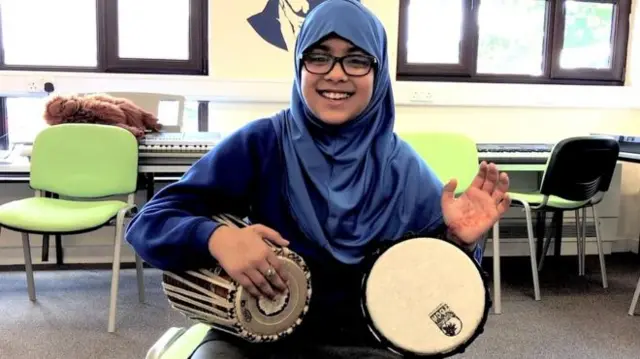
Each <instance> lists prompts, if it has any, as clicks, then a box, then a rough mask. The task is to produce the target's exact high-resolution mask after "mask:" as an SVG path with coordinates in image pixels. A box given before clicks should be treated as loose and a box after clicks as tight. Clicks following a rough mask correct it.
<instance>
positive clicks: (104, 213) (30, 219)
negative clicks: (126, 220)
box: [0, 197, 128, 233]
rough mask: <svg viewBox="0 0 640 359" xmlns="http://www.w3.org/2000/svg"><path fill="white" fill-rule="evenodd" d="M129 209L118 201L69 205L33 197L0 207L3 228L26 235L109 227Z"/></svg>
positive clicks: (83, 202) (67, 201)
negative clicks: (115, 218) (105, 225)
mask: <svg viewBox="0 0 640 359" xmlns="http://www.w3.org/2000/svg"><path fill="white" fill-rule="evenodd" d="M127 206H128V204H127V203H126V202H123V201H115V200H108V201H69V200H64V199H54V198H46V197H31V198H26V199H21V200H16V201H11V202H8V203H6V204H3V205H1V206H0V224H1V225H3V226H6V227H9V228H13V229H16V230H22V231H24V232H36V233H72V232H82V231H86V230H90V229H93V228H97V227H100V226H102V225H104V224H106V223H107V222H108V221H109V220H110V219H111V218H113V217H114V216H115V215H116V214H117V213H118V211H119V210H121V209H122V208H125V207H127Z"/></svg>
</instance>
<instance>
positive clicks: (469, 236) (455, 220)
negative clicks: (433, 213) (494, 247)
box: [442, 161, 511, 244]
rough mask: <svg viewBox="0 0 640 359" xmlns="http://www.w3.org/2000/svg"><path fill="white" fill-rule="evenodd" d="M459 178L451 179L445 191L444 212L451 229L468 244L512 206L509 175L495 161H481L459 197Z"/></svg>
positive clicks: (443, 197)
mask: <svg viewBox="0 0 640 359" xmlns="http://www.w3.org/2000/svg"><path fill="white" fill-rule="evenodd" d="M456 186H457V181H456V180H455V179H452V180H450V181H449V182H448V183H447V184H446V185H445V186H444V193H443V194H442V213H443V215H444V221H445V223H446V224H447V227H448V228H449V231H451V233H452V234H453V235H454V236H456V237H457V238H458V239H460V240H461V241H462V242H464V243H466V244H472V243H474V242H475V241H477V240H478V239H479V238H480V237H481V236H482V235H483V234H484V233H486V232H487V231H488V230H489V229H490V228H491V227H492V226H493V225H494V223H496V222H497V221H498V220H499V219H500V217H501V216H502V215H503V214H504V213H505V212H506V211H507V210H508V209H509V206H510V205H511V199H510V198H509V196H508V195H507V191H508V190H509V176H507V174H506V173H504V172H503V173H499V172H498V168H497V167H496V165H495V164H493V163H491V164H487V163H486V162H484V161H483V162H482V163H481V164H480V169H479V170H478V174H477V175H476V177H475V178H474V179H473V182H472V183H471V185H470V186H469V188H468V189H467V190H466V191H464V193H463V194H461V195H460V196H458V197H457V198H456V196H455V189H456Z"/></svg>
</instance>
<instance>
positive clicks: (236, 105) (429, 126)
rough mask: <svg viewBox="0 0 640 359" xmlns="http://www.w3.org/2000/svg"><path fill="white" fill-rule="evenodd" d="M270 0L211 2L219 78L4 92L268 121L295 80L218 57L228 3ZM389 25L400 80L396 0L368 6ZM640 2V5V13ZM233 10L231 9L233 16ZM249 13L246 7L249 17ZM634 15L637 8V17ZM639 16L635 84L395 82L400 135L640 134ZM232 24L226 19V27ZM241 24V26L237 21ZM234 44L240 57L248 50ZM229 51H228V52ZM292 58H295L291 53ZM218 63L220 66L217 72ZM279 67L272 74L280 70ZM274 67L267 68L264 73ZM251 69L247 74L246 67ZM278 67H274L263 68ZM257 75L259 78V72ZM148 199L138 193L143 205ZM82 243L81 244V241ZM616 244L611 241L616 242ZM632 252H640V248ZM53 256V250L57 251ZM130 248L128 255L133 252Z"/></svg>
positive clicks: (625, 199)
mask: <svg viewBox="0 0 640 359" xmlns="http://www.w3.org/2000/svg"><path fill="white" fill-rule="evenodd" d="M263 3H264V2H263V1H262V0H243V1H237V2H229V1H226V0H210V12H211V26H210V30H211V31H210V32H211V41H210V55H209V58H210V59H212V60H211V61H210V65H211V68H212V73H211V75H209V76H207V77H204V78H197V77H190V76H148V75H114V74H108V75H107V74H87V73H83V74H71V73H36V72H33V73H22V72H10V73H8V72H0V94H17V93H23V92H24V91H26V84H27V83H28V82H29V81H31V80H33V79H46V80H48V81H52V82H54V83H55V85H56V88H57V90H58V91H59V92H91V91H123V90H128V91H157V92H167V93H178V94H183V95H187V96H190V97H191V98H193V99H208V100H213V101H214V103H213V105H212V106H211V110H212V111H211V112H210V116H211V121H212V122H213V123H215V124H216V126H217V127H221V128H222V129H227V130H233V129H235V128H237V127H238V126H241V125H242V124H244V123H246V122H248V121H252V120H254V119H256V118H258V117H262V116H266V115H270V114H272V113H274V112H276V111H278V110H279V109H281V108H282V107H283V106H286V104H287V100H288V98H289V94H290V91H291V80H290V79H288V78H281V79H280V78H275V79H274V78H258V79H255V80H252V79H241V80H238V79H234V78H229V77H227V76H226V75H225V73H226V72H225V71H224V69H222V70H221V69H220V66H218V65H219V64H217V62H216V59H217V58H219V57H220V56H236V57H237V58H241V56H240V55H241V54H238V53H236V52H229V49H228V47H229V46H230V45H229V43H232V44H239V43H242V39H240V38H238V36H234V37H233V38H231V37H229V36H227V34H228V32H224V29H225V27H226V26H231V25H230V24H229V23H228V22H229V21H232V20H231V18H232V17H230V15H229V13H230V12H229V11H227V12H226V13H223V14H224V16H220V15H217V14H221V12H219V11H218V10H219V9H220V7H221V6H227V7H228V6H231V5H230V4H233V6H235V7H243V8H242V9H241V10H243V11H244V10H245V8H244V7H250V8H251V9H252V11H253V9H256V8H259V7H260V6H261V5H260V4H263ZM363 3H365V4H366V5H367V6H369V7H370V8H371V9H372V10H373V11H374V12H375V13H376V14H377V15H378V16H379V17H380V18H381V20H382V21H383V23H384V24H385V26H386V29H387V34H388V40H389V53H390V56H391V72H392V77H395V63H396V61H395V59H396V48H397V26H398V0H363ZM635 6H636V5H635V4H634V8H635ZM231 13H232V12H231ZM244 13H246V11H245V12H244ZM633 14H635V11H634V12H633ZM634 20H635V18H633V17H632V26H631V28H632V30H633V33H632V36H631V40H630V44H631V50H630V54H631V55H630V57H629V61H628V66H627V67H628V73H627V77H628V79H629V83H628V86H625V87H617V88H612V87H598V86H592V87H584V86H582V87H580V86H558V85H553V86H550V85H546V86H545V85H508V84H507V85H505V84H502V85H498V84H462V83H408V82H398V81H396V82H394V90H395V93H396V99H397V103H398V106H397V120H396V127H397V129H400V130H407V129H411V130H450V131H460V132H463V133H466V134H468V135H470V136H472V137H473V138H474V139H476V140H477V141H478V142H493V141H499V142H553V141H556V140H558V139H560V138H562V137H566V136H573V135H580V134H588V133H590V132H616V133H625V134H636V135H637V134H640V126H639V125H638V120H637V118H638V116H639V114H640V111H639V108H640V106H639V104H640V101H638V100H637V99H638V98H640V96H637V95H636V94H637V93H638V88H637V87H635V86H633V85H634V84H635V83H637V82H638V81H637V80H636V78H637V77H638V76H639V75H638V74H639V73H640V70H636V68H640V67H639V66H635V64H636V63H637V62H638V60H637V59H638V58H640V57H638V56H635V52H636V51H638V50H637V49H638V48H640V47H638V46H637V45H636V43H637V42H638V39H640V37H639V36H635V35H637V33H638V24H637V22H636V21H634ZM225 21H227V23H225ZM234 26H236V25H234ZM238 48H239V47H238V46H236V47H235V50H233V51H241V49H238ZM225 51H227V52H225ZM284 57H285V58H288V59H290V58H291V56H289V55H286V56H284ZM216 66H217V67H216ZM282 67H283V65H282V63H280V62H278V64H277V65H274V68H278V69H281V68H282ZM265 69H266V70H265ZM245 70H246V69H243V71H245ZM260 71H263V73H264V72H265V71H270V68H269V66H267V65H265V66H264V67H262V68H260V69H257V70H256V73H257V74H259V73H260ZM256 76H258V75H256ZM417 90H420V91H429V92H430V93H431V94H432V99H431V102H430V103H416V102H412V101H411V97H412V96H411V95H412V93H413V91H417ZM639 168H640V166H636V165H624V166H622V167H621V168H620V173H621V177H620V183H619V191H618V192H619V193H620V197H619V199H620V202H619V209H620V214H619V217H618V220H617V221H616V224H615V225H613V227H614V229H612V230H611V231H610V232H609V235H608V236H609V237H610V238H609V239H608V240H609V241H617V242H615V243H616V244H612V245H611V247H610V250H616V251H617V250H622V251H626V250H628V248H629V245H628V241H629V240H637V238H638V232H640V225H639V224H638V223H639V222H640V221H637V220H636V218H638V216H640V205H638V203H640V200H639V199H640V195H639V194H638V190H639V188H640V185H639V183H640V181H638V180H636V178H638V175H639V174H640V170H639ZM29 195H31V191H30V190H29V188H28V187H27V186H26V185H20V184H6V185H0V202H3V201H8V200H11V199H16V198H22V197H25V196H29ZM143 198H144V195H143V194H141V195H140V196H139V201H138V203H139V204H143ZM112 231H113V228H107V229H105V230H100V231H98V232H97V233H96V234H94V235H91V236H86V235H85V236H77V238H76V237H75V236H74V237H72V238H69V239H66V240H65V246H66V247H67V248H68V249H67V257H66V260H67V261H68V262H87V261H91V262H94V261H104V262H108V261H109V260H110V250H111V249H110V245H111V239H110V236H111V233H112ZM80 238H82V239H80ZM40 243H41V241H40V240H39V239H38V240H37V241H36V242H35V243H34V247H33V251H34V260H39V250H38V248H39V246H40ZM612 243H613V242H612ZM522 248H525V247H521V246H520V247H517V248H516V249H515V250H514V251H513V253H519V252H522V253H526V248H525V249H522ZM634 248H637V243H636V245H635V247H634ZM51 250H52V251H53V248H51ZM127 253H129V252H125V257H126V256H127ZM3 263H4V264H6V263H22V252H21V248H20V240H19V237H18V236H17V235H16V234H14V233H12V232H10V231H7V230H3V231H2V233H1V234H0V264H3Z"/></svg>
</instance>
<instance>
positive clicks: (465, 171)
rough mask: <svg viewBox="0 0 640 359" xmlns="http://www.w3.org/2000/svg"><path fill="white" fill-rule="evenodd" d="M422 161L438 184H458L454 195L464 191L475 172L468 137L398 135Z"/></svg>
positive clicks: (472, 146) (473, 147) (475, 162)
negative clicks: (452, 182)
mask: <svg viewBox="0 0 640 359" xmlns="http://www.w3.org/2000/svg"><path fill="white" fill-rule="evenodd" d="M398 136H399V137H400V138H401V139H403V140H404V141H405V142H407V143H408V144H409V145H410V146H411V147H413V149H414V150H415V151H416V152H417V153H418V155H420V157H422V159H424V160H425V162H426V163H427V165H428V166H429V167H430V168H431V169H432V170H433V171H434V172H435V174H436V176H438V178H439V179H440V181H441V182H442V183H443V184H445V183H447V182H449V180H450V179H452V178H455V179H456V180H457V181H458V187H457V188H456V192H457V193H462V192H464V191H465V190H466V189H467V188H468V187H469V186H470V185H471V182H473V178H474V177H475V176H476V174H477V173H478V165H479V161H478V149H477V146H476V143H475V141H474V140H473V139H471V138H470V137H468V136H466V135H464V134H461V133H452V132H411V133H398Z"/></svg>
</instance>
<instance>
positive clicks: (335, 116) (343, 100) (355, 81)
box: [302, 38, 374, 125]
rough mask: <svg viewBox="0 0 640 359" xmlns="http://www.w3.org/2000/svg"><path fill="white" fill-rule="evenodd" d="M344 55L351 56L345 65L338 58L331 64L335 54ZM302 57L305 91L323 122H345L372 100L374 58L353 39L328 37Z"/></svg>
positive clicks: (345, 61) (304, 94)
mask: <svg viewBox="0 0 640 359" xmlns="http://www.w3.org/2000/svg"><path fill="white" fill-rule="evenodd" d="M343 56H348V57H347V58H345V59H344V61H343V66H340V63H338V62H336V63H335V65H333V68H331V65H332V64H333V57H337V58H340V57H343ZM303 61H304V64H303V66H302V95H303V96H304V99H305V102H306V104H307V106H308V107H309V109H311V112H312V113H313V114H314V115H315V116H316V117H317V118H318V119H320V120H321V121H322V122H324V123H326V124H330V125H341V124H344V123H346V122H348V121H350V120H352V119H354V118H355V117H357V116H358V115H359V114H360V113H361V112H362V111H363V110H364V109H365V108H366V107H367V105H368V104H369V101H371V96H372V95H373V82H374V71H373V61H374V59H373V57H371V56H369V55H368V54H366V53H365V52H364V51H362V50H361V49H359V48H357V47H355V46H354V45H353V44H352V43H350V42H348V41H345V40H343V39H340V38H330V39H327V40H325V41H323V42H321V43H319V44H317V45H314V46H312V47H311V48H310V49H309V50H308V51H306V52H305V55H304V56H303ZM343 67H344V68H343ZM329 68H331V70H330V71H329ZM345 69H346V72H345ZM327 71H328V72H327Z"/></svg>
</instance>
